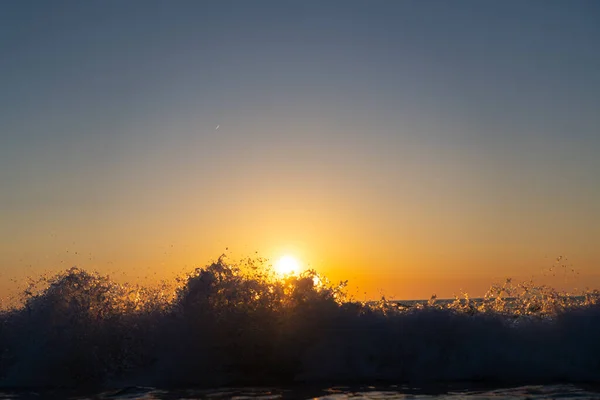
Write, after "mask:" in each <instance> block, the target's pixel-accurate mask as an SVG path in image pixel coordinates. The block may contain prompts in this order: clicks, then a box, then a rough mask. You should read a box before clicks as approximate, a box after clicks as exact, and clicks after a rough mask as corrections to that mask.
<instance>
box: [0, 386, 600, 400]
mask: <svg viewBox="0 0 600 400" xmlns="http://www.w3.org/2000/svg"><path fill="white" fill-rule="evenodd" d="M599 398H600V387H595V388H591V387H585V386H584V387H580V386H575V385H528V386H516V387H508V388H496V389H490V388H484V387H481V386H479V387H478V386H477V385H473V386H471V387H468V386H465V385H462V386H459V385H457V386H456V387H454V388H453V387H431V388H419V387H409V386H402V385H385V386H354V387H349V386H332V387H327V388H317V387H310V386H307V387H302V386H296V387H286V388H277V387H263V388H253V387H247V388H226V387H225V388H219V389H186V390H159V389H155V388H150V387H127V388H122V389H117V390H108V391H103V392H99V393H95V394H81V393H74V392H69V391H59V390H53V391H52V390H47V391H20V392H12V393H8V392H7V393H0V399H14V400H33V399H48V400H51V399H57V400H58V399H61V400H62V399H73V400H76V399H77V400H110V399H114V400H135V399H138V400H184V399H189V400H192V399H206V400H210V399H214V400H220V399H236V400H244V399H248V400H250V399H262V400H272V399H289V400H301V399H331V400H345V399H356V400H358V399H407V400H408V399H415V400H417V399H453V400H459V399H470V400H475V399H496V400H503V399H531V400H538V399H539V400H542V399H543V400H547V399H599Z"/></svg>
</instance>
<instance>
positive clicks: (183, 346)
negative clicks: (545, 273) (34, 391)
mask: <svg viewBox="0 0 600 400" xmlns="http://www.w3.org/2000/svg"><path fill="white" fill-rule="evenodd" d="M599 300H600V295H599V294H598V292H591V293H587V294H586V295H585V296H583V297H571V296H568V295H565V294H560V293H557V292H555V291H553V290H551V289H549V288H545V287H535V286H532V285H516V286H515V285H512V284H511V283H510V282H507V284H505V285H504V286H494V287H492V289H491V290H490V293H488V295H487V296H486V297H485V298H484V299H481V300H479V301H472V300H470V299H469V298H463V299H457V300H456V301H454V302H443V303H440V302H436V301H435V299H433V298H432V299H431V300H430V301H429V302H428V303H426V304H413V305H411V306H406V305H402V304H398V303H394V302H390V301H386V300H382V301H380V302H376V303H369V304H366V303H361V302H356V301H352V300H351V299H348V298H347V296H346V294H345V289H344V284H343V283H342V284H339V285H333V284H331V283H329V282H327V281H326V280H325V279H324V278H322V277H319V276H318V275H317V274H316V273H314V272H312V271H309V272H306V273H303V274H301V275H300V276H298V277H294V276H291V277H287V278H285V279H275V278H274V276H273V274H272V273H271V272H270V271H269V270H267V269H264V268H262V267H261V266H256V265H255V264H253V263H252V262H247V263H245V264H244V265H242V266H234V265H228V264H227V262H226V261H225V260H224V259H223V258H220V259H219V260H217V261H216V262H214V263H213V264H212V265H209V266H207V267H205V268H202V269H197V270H195V271H193V272H192V273H191V274H190V275H189V276H188V277H186V278H184V279H182V281H181V282H180V285H179V287H178V288H177V289H176V290H174V291H169V290H167V289H166V288H165V287H162V288H152V289H151V288H144V287H140V286H132V285H123V284H117V283H115V282H113V281H112V280H110V279H109V278H107V277H103V276H100V275H98V274H95V273H89V272H86V271H83V270H79V269H76V268H73V269H70V270H68V271H66V272H64V273H62V274H60V275H58V276H56V277H54V278H52V279H50V280H49V281H48V282H47V285H46V286H45V287H44V288H43V289H42V290H40V291H37V292H36V291H35V290H30V291H28V293H27V297H26V298H25V300H24V302H23V305H22V307H19V308H15V309H13V310H8V311H3V312H2V314H1V315H0V351H1V354H0V385H2V386H3V387H5V388H6V387H11V388H19V387H21V388H22V387H28V388H31V387H84V386H85V387H89V386H111V387H127V386H133V385H148V386H154V387H157V386H158V387H175V386H179V387H191V386H211V387H219V386H223V385H249V384H250V385H264V384H267V385H287V384H294V383H300V382H305V383H342V382H346V383H361V382H362V383H365V382H395V383H401V382H409V383H412V384H422V385H427V384H432V385H433V384H437V383H442V382H484V383H485V382H489V383H498V384H499V383H502V384H525V383H548V382H589V383H598V382H600V340H599V338H600V301H599Z"/></svg>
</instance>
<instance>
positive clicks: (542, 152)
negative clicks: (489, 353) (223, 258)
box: [0, 0, 600, 299]
mask: <svg viewBox="0 0 600 400" xmlns="http://www.w3.org/2000/svg"><path fill="white" fill-rule="evenodd" d="M599 21H600V3H598V2H596V1H583V0H578V1H552V0H550V1H541V0H531V1H526V2H524V1H486V2H481V1H453V2H447V1H434V0H425V1H421V0H419V1H409V0H404V1H351V0H345V1H334V0H332V1H311V0H303V1H287V0H283V1H228V0H219V1H182V0H178V1H172V2H168V1H151V0H147V1H136V0H132V1H127V2H122V1H112V0H109V1H85V2H81V1H54V2H44V1H28V0H25V1H16V0H9V1H3V2H0V88H1V89H0V188H1V190H0V221H1V224H0V288H2V290H4V291H5V293H9V292H10V290H11V288H12V287H16V286H18V284H19V283H22V282H23V281H24V279H25V277H26V276H32V277H35V276H39V275H40V274H43V273H48V272H49V271H60V270H64V269H66V268H68V267H71V266H75V265H77V266H79V267H82V268H86V269H90V270H97V271H99V272H101V273H103V274H110V275H111V276H115V277H118V278H119V279H123V280H129V281H136V280H139V281H143V280H146V281H148V280H158V279H168V278H172V277H173V276H176V275H178V274H181V273H184V272H187V271H189V270H191V269H192V268H194V267H197V266H203V265H206V264H207V263H209V262H210V261H211V260H213V259H215V258H217V257H218V256H219V255H220V254H221V253H223V252H227V254H229V255H230V257H232V258H233V259H235V258H236V257H238V258H240V257H246V256H253V257H254V256H256V255H258V256H261V257H266V258H268V259H269V260H275V259H277V258H278V257H280V256H282V255H285V254H289V255H292V256H294V257H296V258H297V259H299V260H300V262H301V263H302V264H303V265H305V266H308V267H311V268H315V269H317V271H319V272H321V273H323V274H325V275H327V276H329V277H330V278H331V279H333V280H340V279H343V280H346V279H348V280H349V281H350V282H349V285H350V287H351V288H353V290H356V291H357V292H358V293H359V297H360V298H362V297H364V298H365V299H367V298H369V299H372V298H378V297H380V296H381V295H386V296H388V297H392V298H398V299H410V298H413V299H414V298H428V297H429V296H430V295H431V294H434V293H435V294H437V295H438V297H450V296H452V295H453V294H457V293H460V292H461V291H468V292H469V293H472V294H474V295H481V294H483V293H484V292H485V290H486V289H487V288H488V287H489V286H490V284H491V283H494V282H497V281H502V280H504V279H505V278H506V277H513V278H516V279H529V278H531V277H535V279H538V280H540V281H544V280H552V279H554V281H553V284H555V285H557V286H561V285H562V286H565V287H566V286H569V287H577V288H584V287H590V288H597V287H600V270H599V267H600V246H599V245H598V244H599V243H600V241H599V240H600V175H599V173H600V157H599V156H598V153H599V151H600V130H599V129H600V113H598V107H599V105H600V51H598V49H599V48H600V23H599ZM558 256H564V257H565V258H563V259H562V260H561V261H560V262H557V261H555V259H556V258H557V257H558ZM553 265H554V266H555V267H559V268H558V269H557V268H554V269H552V267H553ZM563 265H564V266H565V267H562V266H563ZM561 268H562V269H561ZM557 271H559V272H560V273H557ZM554 275H556V276H554ZM15 282H16V283H15Z"/></svg>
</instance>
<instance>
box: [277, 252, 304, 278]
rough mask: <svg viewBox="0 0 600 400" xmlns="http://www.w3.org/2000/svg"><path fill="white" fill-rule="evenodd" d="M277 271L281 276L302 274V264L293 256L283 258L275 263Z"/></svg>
mask: <svg viewBox="0 0 600 400" xmlns="http://www.w3.org/2000/svg"><path fill="white" fill-rule="evenodd" d="M275 271H276V272H277V273H278V274H280V275H295V274H297V273H298V272H300V263H299V262H298V260H297V259H295V258H294V257H292V256H283V257H281V258H280V259H279V260H277V263H275Z"/></svg>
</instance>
